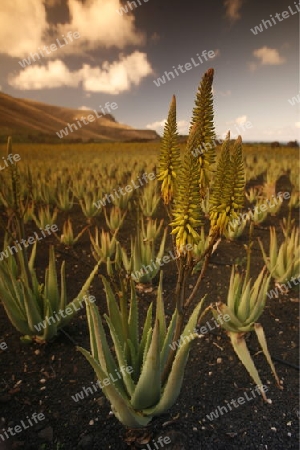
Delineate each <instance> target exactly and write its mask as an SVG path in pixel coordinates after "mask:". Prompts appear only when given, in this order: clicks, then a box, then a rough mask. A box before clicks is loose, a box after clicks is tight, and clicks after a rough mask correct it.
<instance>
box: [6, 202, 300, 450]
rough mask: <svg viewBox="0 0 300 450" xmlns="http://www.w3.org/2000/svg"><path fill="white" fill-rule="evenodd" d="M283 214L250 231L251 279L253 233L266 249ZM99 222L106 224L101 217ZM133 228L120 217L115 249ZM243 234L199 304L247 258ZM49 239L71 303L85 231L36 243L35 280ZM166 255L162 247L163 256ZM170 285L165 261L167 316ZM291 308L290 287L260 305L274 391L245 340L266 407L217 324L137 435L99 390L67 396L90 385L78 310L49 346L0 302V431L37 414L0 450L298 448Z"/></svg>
mask: <svg viewBox="0 0 300 450" xmlns="http://www.w3.org/2000/svg"><path fill="white" fill-rule="evenodd" d="M285 214H286V210H285V209H283V210H282V211H281V213H280V214H279V218H278V217H276V218H274V217H269V219H268V220H267V222H265V223H264V224H263V225H262V226H261V227H255V231H254V238H255V244H254V248H253V259H252V274H253V277H254V278H255V277H256V276H257V274H258V273H259V271H260V270H261V268H262V266H263V261H262V258H261V252H260V249H259V246H258V243H257V237H258V236H260V237H261V239H262V241H263V243H264V245H265V247H266V248H268V247H267V245H268V240H269V229H268V227H269V225H271V224H272V225H276V229H277V230H278V229H279V219H280V218H282V216H283V215H285ZM160 215H162V210H161V211H160ZM63 216H64V215H63V214H60V218H59V220H58V225H59V229H60V230H61V225H62V222H63V220H64V217H63ZM295 216H296V215H295ZM101 217H102V216H101ZM71 218H72V222H73V224H76V227H75V231H77V230H80V229H82V228H83V226H84V225H85V222H84V219H83V217H82V214H79V211H78V210H76V209H75V210H74V211H73V212H72V214H71ZM98 224H99V225H100V226H103V225H104V221H103V220H102V218H101V219H100V220H98ZM134 224H135V219H134V218H127V222H125V225H124V227H123V230H122V231H121V233H120V236H119V238H120V241H121V242H122V243H124V241H125V242H126V241H127V242H128V238H129V234H130V233H132V232H133V228H134ZM26 230H27V232H28V236H29V235H31V233H32V232H33V231H34V230H35V228H34V225H30V224H29V225H28V226H27V228H26ZM245 236H246V237H244V236H243V237H242V238H241V239H240V240H238V241H237V242H234V243H232V244H230V243H229V242H226V241H225V240H223V241H222V242H221V244H220V245H219V247H218V249H217V251H216V252H215V253H214V254H213V256H212V260H211V263H210V264H209V268H208V271H207V274H206V277H205V279H204V282H203V283H202V286H201V288H200V290H199V297H198V298H199V299H200V298H201V297H202V296H203V294H204V293H208V296H207V300H206V304H209V303H210V302H214V301H217V300H223V301H225V300H226V292H227V288H228V284H229V276H230V271H231V265H232V264H234V263H237V261H238V260H240V261H241V260H242V258H244V257H245V250H244V244H245V243H247V234H245ZM50 243H55V245H56V255H57V260H58V264H59V266H60V263H61V261H62V260H66V270H67V274H68V281H69V284H68V286H67V287H68V294H69V298H70V300H71V299H72V298H74V297H75V296H76V295H77V293H78V292H79V290H80V287H81V285H82V284H83V281H84V280H85V279H86V277H87V275H88V274H89V273H90V269H91V267H93V265H94V261H93V258H92V257H91V256H90V255H91V252H90V246H89V238H88V234H84V235H83V237H82V239H81V240H80V241H79V244H78V246H77V247H75V251H73V250H70V249H68V248H65V247H64V246H62V245H61V244H59V243H58V241H57V240H55V238H54V237H53V236H50V237H48V238H47V239H45V240H43V241H41V243H40V244H39V249H38V257H37V261H36V267H38V272H39V273H40V274H42V273H43V272H44V269H45V267H46V266H47V263H48V246H49V244H50ZM1 248H2V247H1ZM170 249H171V246H170V241H168V245H167V248H166V251H168V250H170ZM102 269H103V268H102ZM102 269H101V272H102V273H104V272H103V270H102ZM193 279H194V278H193ZM175 280H176V266H175V263H170V264H168V265H165V266H164V292H165V301H166V311H167V313H170V312H171V307H170V305H171V302H172V295H173V294H172V293H173V290H174V285H175V284H174V283H175ZM190 284H192V281H191V283H190ZM156 285H157V280H156V281H155V283H154V291H153V292H152V293H147V294H146V293H143V294H140V295H139V300H140V304H141V306H142V309H143V312H142V316H143V317H144V311H145V310H146V307H147V305H148V304H149V302H150V301H151V300H152V299H153V298H155V287H156ZM272 287H273V282H272ZM91 294H94V295H95V296H96V298H97V304H98V305H99V309H100V311H101V312H104V310H105V297H104V292H103V288H102V286H101V282H100V279H99V278H98V277H97V278H95V281H94V283H93V288H92V290H91ZM298 302H299V300H298V291H297V289H294V290H293V291H290V292H289V293H288V294H285V295H284V294H280V296H279V298H273V299H269V300H268V301H267V306H266V308H265V311H264V313H263V315H262V316H261V323H262V325H263V327H264V330H265V334H266V338H267V341H268V346H269V350H270V353H271V355H272V357H273V360H274V363H275V366H276V370H277V373H278V375H279V377H280V378H281V379H282V380H283V387H284V389H283V390H282V391H281V390H279V389H278V388H277V387H276V385H275V381H274V378H273V375H272V373H271V370H270V368H269V366H268V364H267V362H266V360H265V358H264V356H263V355H262V352H261V350H260V348H259V346H258V343H257V340H256V338H255V335H254V334H251V335H249V337H248V338H247V342H248V346H249V348H250V349H251V353H252V355H253V358H254V361H255V364H256V366H257V368H258V371H259V374H260V376H261V379H262V382H263V384H265V385H266V386H267V387H268V391H267V397H268V398H270V399H271V400H272V404H266V403H264V402H263V401H262V398H261V396H258V395H256V396H255V391H254V387H255V386H254V384H253V382H252V380H251V378H250V376H249V375H248V373H247V372H246V370H245V368H244V367H243V365H242V364H241V363H240V362H239V360H238V358H237V356H236V355H235V353H234V351H233V348H232V346H231V344H230V342H229V338H228V337H227V336H226V334H225V332H224V331H222V330H220V329H218V328H215V329H213V330H212V331H210V332H209V333H207V334H206V335H203V336H202V337H201V338H200V339H199V340H197V341H196V342H195V343H194V344H193V347H192V351H191V353H190V359H189V361H188V364H187V368H186V372H185V379H184V384H183V388H182V391H181V395H180V397H179V398H178V401H177V403H176V404H175V405H174V406H173V408H172V409H171V410H170V411H168V413H167V414H165V415H164V416H161V417H159V418H157V419H155V420H153V422H152V423H151V424H150V426H149V427H148V428H147V429H143V430H140V431H139V432H133V431H130V430H126V429H125V428H124V427H123V426H122V425H121V424H120V423H119V422H118V420H117V419H116V418H115V417H114V416H113V415H112V413H111V410H110V405H109V403H108V402H107V400H106V399H105V397H104V396H103V395H102V392H101V391H100V389H99V391H97V392H96V393H94V394H93V395H88V396H86V397H85V398H84V399H83V400H80V401H78V402H75V401H74V400H73V399H72V395H73V396H74V395H75V394H76V393H77V392H80V391H81V390H82V389H83V388H84V387H85V388H87V387H89V386H90V385H91V382H94V381H95V375H94V372H93V370H92V368H91V367H90V366H89V364H88V363H87V361H86V360H85V359H84V357H83V356H82V355H81V354H80V353H79V352H77V351H76V345H80V346H82V347H84V348H87V349H89V336H88V330H87V323H86V316H85V311H84V310H82V311H80V312H79V315H78V316H77V317H76V318H75V319H74V320H73V322H72V323H71V324H70V326H69V327H68V328H67V329H66V330H65V332H64V333H61V334H60V335H59V337H58V338H57V339H56V340H55V341H54V342H53V343H49V344H46V345H38V344H32V345H24V344H22V343H21V342H20V339H19V337H20V336H19V334H18V332H17V331H16V330H15V329H14V328H13V327H12V325H11V324H10V322H9V320H8V318H7V317H6V314H5V312H4V310H3V308H2V307H1V305H0V342H2V341H4V342H5V343H6V344H7V349H6V350H3V351H1V350H0V374H1V376H0V418H1V421H2V423H0V429H1V428H3V430H7V429H8V427H9V426H12V427H14V426H16V425H19V424H20V423H21V420H23V421H24V422H26V420H27V417H29V418H30V417H31V416H32V414H33V413H35V412H36V413H43V414H44V416H45V419H44V420H42V421H38V423H37V424H36V425H34V426H32V427H29V428H28V429H26V430H25V431H22V432H20V433H17V434H16V435H15V436H14V437H10V438H9V439H5V441H4V442H2V440H1V436H0V449H1V450H3V449H5V448H14V449H18V448H24V449H25V450H29V449H33V450H38V449H40V450H42V449H44V450H48V449H57V450H58V449H64V450H73V449H87V450H92V449H99V450H102V449H103V450H107V449H114V450H122V449H127V448H132V449H134V448H136V449H147V450H150V449H151V450H158V449H160V448H164V449H173V450H175V449H176V450H200V449H203V450H229V449H232V450H233V449H238V450H240V449H245V450H251V449H253V450H258V449H259V450H260V449H261V450H286V449H298V438H299V434H298V433H299V430H298V420H299V405H298V320H299V312H298ZM210 320H211V316H209V315H208V316H206V318H205V322H206V321H210ZM211 322H212V321H211ZM241 396H242V397H244V398H246V401H245V403H244V404H243V405H240V406H238V407H233V406H231V408H232V410H231V411H230V408H229V406H227V410H228V412H226V410H225V409H224V406H226V403H227V402H231V401H232V400H237V399H238V398H239V397H241ZM254 396H255V398H254ZM247 399H248V400H247ZM218 407H219V408H218ZM221 407H223V409H221ZM215 410H217V411H219V417H218V418H215V419H213V420H209V419H208V418H207V415H210V413H211V412H213V411H215ZM220 411H222V414H221V412H220ZM26 423H27V422H26ZM0 433H1V431H0ZM2 433H3V432H2ZM159 437H169V438H170V439H171V444H169V445H165V444H163V447H162V445H161V444H159V443H158V438H159ZM147 442H148V446H147Z"/></svg>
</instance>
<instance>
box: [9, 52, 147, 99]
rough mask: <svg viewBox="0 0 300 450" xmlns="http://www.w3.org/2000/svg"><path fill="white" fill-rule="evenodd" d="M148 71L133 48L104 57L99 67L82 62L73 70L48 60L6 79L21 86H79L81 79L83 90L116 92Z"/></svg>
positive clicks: (39, 87) (136, 82) (34, 87)
mask: <svg viewBox="0 0 300 450" xmlns="http://www.w3.org/2000/svg"><path fill="white" fill-rule="evenodd" d="M151 73H152V68H151V66H150V64H149V63H148V61H147V56H146V55H145V54H144V53H140V52H138V51H136V52H134V53H132V54H131V55H129V56H121V57H120V59H119V60H118V61H114V62H112V63H109V62H107V61H106V62H104V63H103V65H102V67H91V66H90V65H87V64H85V65H84V66H83V67H82V68H81V69H79V70H77V71H73V72H71V71H70V70H69V68H68V67H67V66H66V65H65V64H64V63H63V62H62V61H60V60H55V61H48V62H47V64H46V65H45V66H37V65H35V66H28V67H26V69H24V70H22V71H21V72H20V73H19V74H18V75H13V74H11V75H10V76H9V80H8V83H9V84H10V85H11V86H13V87H14V88H16V89H24V90H29V89H31V90H37V89H52V88H58V87H62V86H69V87H78V85H79V83H82V86H83V89H84V90H86V91H92V92H105V93H107V94H118V93H120V92H124V91H128V90H129V89H130V88H131V86H132V85H138V84H140V82H141V81H142V79H143V78H144V77H146V76H147V75H150V74H151Z"/></svg>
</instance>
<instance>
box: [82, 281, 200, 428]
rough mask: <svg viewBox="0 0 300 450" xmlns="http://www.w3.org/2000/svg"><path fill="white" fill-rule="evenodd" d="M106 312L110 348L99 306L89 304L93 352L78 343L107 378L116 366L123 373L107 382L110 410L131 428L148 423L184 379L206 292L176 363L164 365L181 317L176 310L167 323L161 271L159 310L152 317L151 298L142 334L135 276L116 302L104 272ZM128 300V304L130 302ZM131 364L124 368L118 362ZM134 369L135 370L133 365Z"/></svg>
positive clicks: (185, 332)
mask: <svg viewBox="0 0 300 450" xmlns="http://www.w3.org/2000/svg"><path fill="white" fill-rule="evenodd" d="M103 283H104V287H105V293H106V301H107V309H108V315H104V318H105V321H106V324H107V326H108V328H109V332H110V336H111V338H112V341H113V343H114V347H115V355H114V354H113V353H112V352H111V350H110V347H109V344H108V341H107V338H106V335H105V331H104V328H103V325H102V321H101V318H100V316H99V313H98V309H97V307H96V306H95V305H94V304H87V317H88V324H89V330H90V347H91V352H88V351H87V350H85V349H83V348H82V347H79V348H78V350H79V351H80V352H81V353H82V354H83V355H84V356H85V357H86V359H87V360H88V362H89V363H90V364H91V366H92V367H93V369H94V371H95V373H96V376H97V378H98V380H100V381H101V382H102V383H103V384H104V383H105V381H104V380H107V379H109V376H110V374H115V373H116V372H117V371H119V373H120V372H121V373H122V378H121V379H120V378H119V379H117V380H116V381H115V383H109V384H108V385H106V386H104V387H103V393H104V394H105V396H106V397H107V398H108V400H109V402H110V404H111V407H112V411H113V412H114V414H115V416H116V417H117V418H118V419H119V421H120V422H121V423H122V424H123V425H125V426H127V427H130V428H139V427H144V426H146V425H147V424H148V423H149V422H150V421H151V420H152V418H153V417H155V416H157V415H160V414H163V413H164V412H165V411H167V410H168V409H169V408H171V406H172V405H173V404H174V403H175V401H176V400H177V397H178V395H179V393H180V389H181V385H182V382H183V376H184V369H185V366H186V363H187V359H188V354H189V350H190V347H191V343H192V341H193V340H194V339H196V338H197V336H198V335H197V333H191V330H193V329H194V328H195V326H196V324H197V320H198V317H199V314H200V311H201V307H202V303H203V300H204V298H203V299H202V300H201V302H199V304H198V305H197V306H196V308H195V309H194V311H193V313H192V314H191V316H190V318H189V321H188V323H187V324H186V326H185V328H184V330H183V333H182V335H181V338H182V342H183V344H182V345H181V346H180V348H178V349H177V352H176V356H175V359H174V363H173V365H172V367H171V368H170V369H169V370H168V373H167V376H166V377H165V380H163V379H162V374H163V372H164V370H165V367H166V363H167V359H168V354H169V352H170V345H171V343H172V339H173V332H174V327H175V323H176V319H177V312H176V310H175V312H174V314H173V316H172V318H171V320H170V323H169V325H167V323H166V319H165V311H164V302H163V296H162V276H161V278H160V284H159V289H158V294H157V304H156V314H155V319H154V321H153V318H152V314H153V313H152V310H153V303H151V304H150V306H149V308H148V311H147V316H146V319H145V322H144V324H143V327H142V329H143V331H142V334H141V335H140V334H139V327H138V320H139V318H138V302H137V298H136V293H135V288H134V284H133V282H131V290H130V300H129V301H128V298H127V296H126V295H125V293H124V291H123V292H122V294H121V295H120V302H119V305H118V302H117V300H116V298H115V295H114V294H113V292H112V290H111V287H110V285H109V283H108V282H107V280H106V279H105V278H104V277H103ZM128 304H129V310H128V309H127V308H128ZM122 367H123V368H124V367H126V368H130V370H128V371H125V370H122V371H120V369H119V368H122ZM131 369H132V370H131Z"/></svg>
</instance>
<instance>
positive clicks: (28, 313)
mask: <svg viewBox="0 0 300 450" xmlns="http://www.w3.org/2000/svg"><path fill="white" fill-rule="evenodd" d="M16 256H17V258H16V257H15V256H14V255H10V256H9V258H8V259H7V260H5V261H2V262H1V264H0V299H1V301H2V303H3V306H4V309H5V311H6V313H7V316H8V318H9V319H10V321H11V323H12V324H13V326H14V327H15V328H16V329H17V330H18V331H19V332H20V333H22V334H23V335H25V339H26V340H36V341H38V342H44V341H48V340H51V339H52V338H53V337H55V336H56V335H57V333H58V330H59V329H60V328H62V327H64V326H66V325H67V324H68V323H69V322H70V320H71V319H72V318H73V317H74V315H75V314H76V312H77V311H78V310H79V309H80V308H79V307H80V305H81V304H82V302H83V301H84V300H85V296H86V295H87V293H88V289H89V286H90V284H91V282H92V280H93V278H94V275H95V273H96V272H97V270H98V265H97V266H96V267H95V268H94V270H93V271H92V273H91V274H90V276H89V277H88V279H87V281H86V282H85V284H84V285H83V287H82V289H81V290H80V292H79V294H78V296H77V297H76V298H75V299H74V300H73V301H72V302H70V303H68V300H67V290H66V278H65V263H64V262H63V263H62V266H61V270H60V289H59V285H58V280H57V272H56V267H55V255H54V249H53V246H50V250H49V266H48V269H47V270H46V273H45V280H44V283H43V284H41V283H39V282H38V279H37V275H36V271H35V268H34V262H35V257H36V243H35V244H34V245H33V248H32V252H31V255H30V258H29V261H28V271H26V270H25V268H26V265H27V263H26V260H25V258H24V254H23V252H22V251H19V252H17V255H16Z"/></svg>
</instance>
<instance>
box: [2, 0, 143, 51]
mask: <svg viewBox="0 0 300 450" xmlns="http://www.w3.org/2000/svg"><path fill="white" fill-rule="evenodd" d="M45 2H46V5H47V7H52V6H55V5H57V4H58V3H59V2H58V1H56V0H46V1H41V0H26V1H24V0H14V1H13V2H11V1H1V2H0V53H4V54H6V55H9V56H12V57H19V58H21V57H26V56H28V55H29V54H30V53H33V52H37V51H38V49H39V47H40V48H42V47H43V46H44V45H47V46H48V45H51V44H55V42H56V39H60V40H61V41H62V42H63V37H62V35H63V34H64V35H66V33H68V32H69V31H72V32H75V31H77V32H79V34H80V38H79V39H77V40H76V41H74V42H73V43H71V44H70V45H65V46H64V47H63V49H59V55H60V56H59V57H60V58H61V57H63V56H64V55H66V54H77V55H82V56H85V55H86V51H88V50H94V49H98V48H111V47H115V48H117V49H124V48H125V47H126V46H127V45H134V46H138V45H142V44H144V43H145V34H144V33H142V32H140V31H138V30H137V29H136V26H135V17H134V15H132V14H124V15H120V14H118V12H117V11H118V9H119V8H120V7H121V0H86V1H85V2H84V3H83V2H82V1H81V0H67V6H68V8H69V20H68V21H67V22H66V23H64V24H57V25H53V24H49V23H48V22H47V15H46V6H45ZM16 24H17V25H16ZM16 27H17V30H16ZM55 53H56V54H55ZM47 58H57V52H51V53H49V55H48V57H47Z"/></svg>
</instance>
